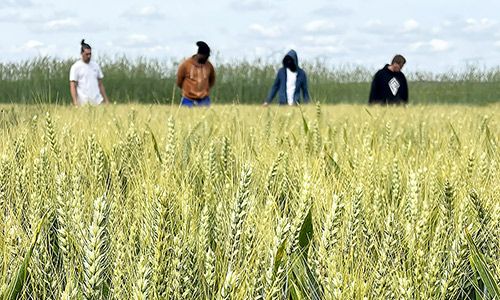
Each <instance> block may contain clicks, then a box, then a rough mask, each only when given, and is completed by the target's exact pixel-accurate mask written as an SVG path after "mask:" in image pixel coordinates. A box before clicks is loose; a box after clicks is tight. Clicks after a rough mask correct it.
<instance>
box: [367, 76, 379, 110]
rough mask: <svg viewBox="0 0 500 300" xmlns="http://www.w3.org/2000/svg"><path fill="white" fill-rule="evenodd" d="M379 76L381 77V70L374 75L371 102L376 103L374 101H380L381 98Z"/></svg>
mask: <svg viewBox="0 0 500 300" xmlns="http://www.w3.org/2000/svg"><path fill="white" fill-rule="evenodd" d="M379 77H380V74H379V72H377V73H376V74H375V76H373V80H372V85H371V88H370V96H369V99H368V103H369V104H374V103H377V102H378V101H380V100H381V99H379V97H380V92H379V86H380V84H379V81H380V80H379Z"/></svg>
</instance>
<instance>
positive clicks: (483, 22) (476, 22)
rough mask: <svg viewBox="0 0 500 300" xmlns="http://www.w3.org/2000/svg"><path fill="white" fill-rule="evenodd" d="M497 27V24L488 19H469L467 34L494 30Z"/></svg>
mask: <svg viewBox="0 0 500 300" xmlns="http://www.w3.org/2000/svg"><path fill="white" fill-rule="evenodd" d="M495 25H497V22H496V21H494V20H490V19H488V18H482V19H472V18H470V19H467V20H465V27H464V31H465V32H483V31H486V30H489V29H493V28H494V27H495Z"/></svg>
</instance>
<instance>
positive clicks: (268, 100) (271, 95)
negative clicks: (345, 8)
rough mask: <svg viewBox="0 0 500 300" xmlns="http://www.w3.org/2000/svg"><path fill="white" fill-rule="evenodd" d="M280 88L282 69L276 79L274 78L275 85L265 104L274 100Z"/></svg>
mask: <svg viewBox="0 0 500 300" xmlns="http://www.w3.org/2000/svg"><path fill="white" fill-rule="evenodd" d="M279 88H280V71H278V74H276V79H274V83H273V86H272V87H271V91H270V92H269V94H268V95H267V99H266V101H265V102H264V105H268V104H269V103H270V102H271V101H273V99H274V97H275V96H276V93H277V92H278V90H279Z"/></svg>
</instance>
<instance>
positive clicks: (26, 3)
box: [0, 0, 34, 8]
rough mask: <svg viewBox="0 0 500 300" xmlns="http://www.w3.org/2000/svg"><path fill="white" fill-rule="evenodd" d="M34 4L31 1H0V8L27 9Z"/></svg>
mask: <svg viewBox="0 0 500 300" xmlns="http://www.w3.org/2000/svg"><path fill="white" fill-rule="evenodd" d="M33 4H34V3H33V1H31V0H2V1H1V2H0V8H4V7H23V8H26V7H29V6H32V5H33Z"/></svg>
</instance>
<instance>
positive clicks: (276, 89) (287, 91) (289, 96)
mask: <svg viewBox="0 0 500 300" xmlns="http://www.w3.org/2000/svg"><path fill="white" fill-rule="evenodd" d="M301 90H302V97H303V100H304V102H305V103H307V102H309V90H308V88H307V76H306V72H304V70H302V69H301V68H299V60H298V58H297V52H295V50H290V52H288V54H287V55H286V56H285V57H284V58H283V68H281V69H279V70H278V74H277V75H276V79H275V80H274V84H273V86H272V87H271V91H270V92H269V95H268V96H267V99H266V101H265V102H264V105H268V104H269V103H270V102H271V101H273V99H274V97H275V96H276V94H278V96H279V101H280V102H279V104H280V105H287V104H288V105H296V104H299V103H301V101H300V91H301Z"/></svg>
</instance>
